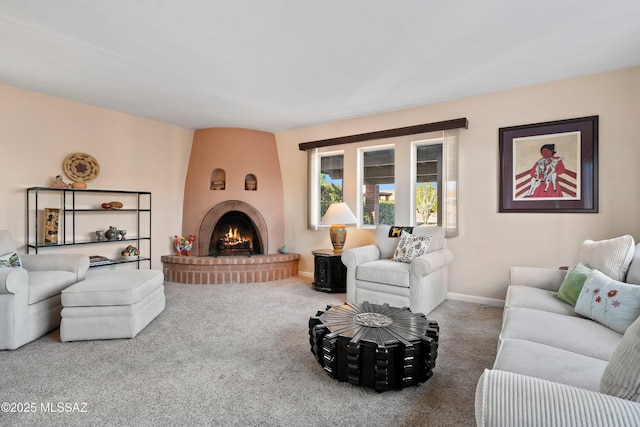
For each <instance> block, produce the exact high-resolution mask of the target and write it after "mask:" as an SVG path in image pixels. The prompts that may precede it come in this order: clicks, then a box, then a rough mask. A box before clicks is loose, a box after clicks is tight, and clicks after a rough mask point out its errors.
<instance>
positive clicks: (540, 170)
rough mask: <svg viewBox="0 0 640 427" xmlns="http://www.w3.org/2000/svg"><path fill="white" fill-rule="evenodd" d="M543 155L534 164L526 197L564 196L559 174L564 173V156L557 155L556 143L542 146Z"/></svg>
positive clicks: (541, 152)
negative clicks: (560, 186) (559, 183)
mask: <svg viewBox="0 0 640 427" xmlns="http://www.w3.org/2000/svg"><path fill="white" fill-rule="evenodd" d="M540 154H541V155H542V157H541V158H540V159H538V161H537V162H536V163H535V164H534V165H533V167H532V168H531V171H530V172H529V174H530V175H531V182H530V187H529V191H527V194H526V195H525V197H562V191H561V190H560V188H559V186H558V176H559V175H561V174H562V173H564V171H565V167H564V163H562V157H557V156H556V155H555V154H556V148H555V144H545V145H543V146H542V147H540Z"/></svg>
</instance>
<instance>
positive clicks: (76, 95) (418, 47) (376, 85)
mask: <svg viewBox="0 0 640 427" xmlns="http://www.w3.org/2000/svg"><path fill="white" fill-rule="evenodd" d="M634 65H640V1H638V0H615V1H602V0H536V1H526V2H525V1H518V0H483V1H480V0H445V1H442V0H438V1H435V0H396V1H392V0H321V1H308V0H235V1H234V0H102V1H98V0H94V1H89V0H56V1H51V0H2V1H1V2H0V83H2V84H6V85H9V86H14V87H19V88H25V89H29V90H33V91H36V92H41V93H46V94H50V95H54V96H58V97H62V98H66V99H71V100H75V101H79V102H83V103H87V104H91V105H96V106H100V107H104V108H109V109H112V110H117V111H121V112H126V113H130V114H135V115H138V116H142V117H148V118H151V119H155V120H159V121H161V122H166V123H173V124H176V125H180V126H184V127H187V128H193V129H198V128H207V127H222V126H230V127H245V128H251V129H259V130H265V131H281V130H287V129H293V128H299V127H305V126H309V125H314V124H319V123H324V122H329V121H334V120H339V119H345V118H351V117H357V116H363V115H369V114H373V113H380V112H385V111H392V110H398V109H401V108H405V107H412V106H418V105H424V104H430V103H434V102H439V101H444V100H449V99H455V98H460V97H465V96H470V95H477V94H481V93H487V92H493V91H497V90H502V89H508V88H513V87H519V86H524V85H531V84H535V83H540V82H545V81H551V80H557V79H563V78H568V77H573V76H578V75H584V74H591V73H597V72H602V71H606V70H612V69H618V68H624V67H628V66H634Z"/></svg>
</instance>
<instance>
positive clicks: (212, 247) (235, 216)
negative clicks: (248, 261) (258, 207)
mask: <svg viewBox="0 0 640 427" xmlns="http://www.w3.org/2000/svg"><path fill="white" fill-rule="evenodd" d="M261 253H263V252H262V243H261V242H260V236H259V235H258V233H257V231H256V226H255V224H254V223H253V221H251V218H249V216H248V215H247V214H245V213H244V212H240V211H229V212H227V213H225V214H224V215H223V216H222V217H221V218H220V219H219V220H218V222H217V223H216V225H215V227H214V228H213V233H212V234H211V242H210V244H209V255H210V256H231V255H256V254H261Z"/></svg>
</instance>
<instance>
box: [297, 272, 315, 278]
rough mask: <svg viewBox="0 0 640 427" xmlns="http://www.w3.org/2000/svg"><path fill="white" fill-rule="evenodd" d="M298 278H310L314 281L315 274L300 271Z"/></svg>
mask: <svg viewBox="0 0 640 427" xmlns="http://www.w3.org/2000/svg"><path fill="white" fill-rule="evenodd" d="M298 276H302V277H310V278H312V279H313V272H310V271H298Z"/></svg>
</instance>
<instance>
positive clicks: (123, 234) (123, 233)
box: [118, 230, 127, 240]
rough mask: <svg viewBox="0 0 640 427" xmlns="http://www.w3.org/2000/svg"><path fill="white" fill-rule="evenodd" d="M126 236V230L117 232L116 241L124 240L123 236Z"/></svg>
mask: <svg viewBox="0 0 640 427" xmlns="http://www.w3.org/2000/svg"><path fill="white" fill-rule="evenodd" d="M126 234H127V230H118V235H119V237H118V239H120V240H124V236H125V235H126Z"/></svg>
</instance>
